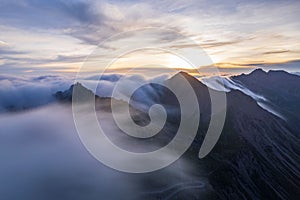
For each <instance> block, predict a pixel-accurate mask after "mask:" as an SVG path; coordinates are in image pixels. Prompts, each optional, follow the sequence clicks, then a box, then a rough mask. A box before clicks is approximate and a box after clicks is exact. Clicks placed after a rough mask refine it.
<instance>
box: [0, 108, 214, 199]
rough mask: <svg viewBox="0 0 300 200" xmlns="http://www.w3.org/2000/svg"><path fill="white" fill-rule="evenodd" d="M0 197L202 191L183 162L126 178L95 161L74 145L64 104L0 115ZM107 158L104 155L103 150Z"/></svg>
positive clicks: (133, 195)
mask: <svg viewBox="0 0 300 200" xmlns="http://www.w3.org/2000/svg"><path fill="white" fill-rule="evenodd" d="M0 130H1V131H0V159H1V165H0V194H1V196H2V197H5V199H10V200H17V199H18V200H19V199H40V200H42V199H46V200H47V199H49V200H50V199H51V200H53V199H64V200H67V199H72V200H76V199H86V200H90V199H134V198H138V199H140V198H143V199H152V198H156V197H157V195H158V196H162V197H165V198H172V196H174V195H176V194H178V193H187V194H189V195H194V193H195V192H191V191H190V190H197V191H198V192H197V195H199V192H200V193H201V191H203V192H204V191H207V190H209V189H208V185H207V184H206V183H205V182H206V181H205V178H201V177H197V176H194V175H193V174H195V171H196V172H197V170H200V169H192V167H193V166H191V165H190V164H189V163H188V162H187V161H184V160H183V159H180V160H178V161H176V162H175V163H174V164H172V165H171V166H169V167H167V168H165V169H162V170H160V171H157V172H152V173H147V174H127V173H123V172H118V171H116V170H113V169H110V168H108V167H106V166H104V165H103V164H101V163H100V162H99V161H97V160H95V159H94V158H93V157H92V156H91V155H90V154H89V153H88V152H87V150H86V149H85V147H84V146H83V145H82V143H81V142H80V139H79V137H78V135H77V133H76V130H75V126H74V122H73V118H72V111H71V106H70V105H64V104H63V105H59V104H50V105H47V106H44V107H41V108H37V109H33V110H29V111H24V112H20V113H11V114H1V115H0ZM107 153H108V154H109V152H107Z"/></svg>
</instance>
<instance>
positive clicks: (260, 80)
mask: <svg viewBox="0 0 300 200" xmlns="http://www.w3.org/2000/svg"><path fill="white" fill-rule="evenodd" d="M179 75H181V76H183V77H184V78H185V79H186V80H187V81H188V82H189V83H190V85H191V86H192V88H193V89H194V91H195V93H196V96H197V99H198V104H199V107H200V111H201V118H200V122H199V129H198V133H197V135H196V138H195V140H194V142H193V143H192V145H191V147H190V148H189V149H188V150H187V151H186V153H185V154H184V155H183V157H184V159H187V160H188V161H189V162H191V163H193V165H194V166H196V167H197V168H199V169H201V172H195V175H194V176H195V177H194V178H195V179H197V177H205V178H207V179H208V181H209V184H210V185H211V187H212V190H211V191H210V192H209V193H208V194H207V195H208V197H209V198H210V199H297V198H298V197H299V196H300V149H299V146H300V131H299V130H300V129H299V128H300V127H299V122H300V121H299V120H300V118H299V113H300V101H299V100H300V77H299V76H297V75H293V74H289V73H287V72H285V71H269V72H265V71H263V70H261V69H257V70H254V71H253V72H252V73H250V74H247V75H246V74H242V75H238V76H233V77H230V78H226V79H218V81H219V83H220V81H221V84H222V85H224V87H226V88H225V89H226V90H224V91H226V97H227V106H226V107H227V111H226V112H227V113H226V120H225V124H224V128H223V131H222V133H221V137H220V139H219V140H218V142H217V144H216V146H215V147H214V148H213V150H212V151H211V152H210V153H209V154H208V155H207V156H206V157H205V158H203V159H199V158H198V151H199V149H200V147H201V144H202V142H203V139H204V137H205V134H206V131H207V128H208V124H209V122H210V120H211V113H212V111H211V99H210V96H209V88H208V86H207V85H205V84H203V83H202V82H201V80H198V79H196V78H195V77H193V76H191V75H189V74H187V73H185V72H180V73H179V74H176V75H174V76H173V77H171V78H169V79H167V80H166V81H165V82H164V84H173V85H180V84H181V81H182V80H181V79H180V78H179ZM229 83H230V84H229ZM150 86H151V87H152V88H153V90H151V93H150V94H148V97H149V98H152V99H151V101H149V99H148V100H147V102H145V100H144V98H142V97H140V96H139V95H135V94H134V95H133V96H132V97H131V101H130V109H131V114H132V118H133V119H134V120H135V121H136V122H137V123H138V124H141V125H145V124H147V123H149V116H148V114H147V112H148V109H149V108H150V106H151V105H152V104H160V105H163V106H164V107H165V108H166V110H167V114H168V118H167V123H166V125H165V127H164V128H163V129H162V131H161V133H159V134H158V135H157V136H154V142H156V143H158V144H159V145H160V146H161V145H165V144H167V143H168V142H169V141H170V140H171V139H172V137H173V136H174V135H173V134H174V133H175V132H176V129H177V128H178V124H179V123H180V105H179V102H178V100H177V99H176V96H175V95H174V94H173V93H172V92H171V91H169V90H168V89H167V88H166V87H164V86H162V85H158V84H152V83H151V84H150ZM74 87H80V88H81V90H83V91H85V93H91V91H89V90H88V89H86V88H85V87H84V86H83V85H81V84H80V83H77V84H75V85H73V86H71V87H70V88H69V89H68V90H66V91H64V92H57V93H56V94H55V97H56V99H57V100H58V101H60V102H71V100H72V92H73V88H74ZM140 89H141V90H142V89H143V88H140ZM138 90H139V89H138ZM215 92H221V91H220V90H215ZM137 93H138V91H136V94H137ZM257 97H259V98H257ZM110 101H119V102H120V103H122V104H123V103H125V102H123V101H122V100H115V99H113V98H101V97H98V96H96V108H97V107H98V108H99V109H97V110H99V111H100V110H105V111H106V112H110V111H111V110H110V103H109V102H110ZM149 102H151V103H149ZM99 105H100V106H99ZM139 105H144V106H142V107H141V106H139ZM196 106H197V105H196ZM275 112H276V113H277V114H276V113H275ZM111 119H112V118H111ZM112 120H113V119H112ZM163 134H165V135H163ZM152 142H153V141H152ZM197 168H196V169H197ZM159 173H160V172H157V173H153V177H159V176H163V174H159ZM158 174H159V175H158ZM148 182H150V183H149V184H150V185H151V184H153V185H155V179H154V178H153V179H150V180H148ZM151 182H152V183H151ZM169 192H170V191H166V192H161V193H158V194H157V193H154V194H153V193H151V194H152V195H151V194H149V195H148V196H146V197H145V198H146V199H157V198H162V199H163V198H165V197H166V196H167V195H168V193H169ZM200 195H203V194H202V192H201V194H200V192H199V194H198V193H197V190H195V191H194V192H193V194H191V193H189V192H182V193H180V194H178V195H177V198H178V199H180V198H182V197H184V198H190V199H191V198H195V199H197V198H200Z"/></svg>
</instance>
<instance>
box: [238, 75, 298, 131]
mask: <svg viewBox="0 0 300 200" xmlns="http://www.w3.org/2000/svg"><path fill="white" fill-rule="evenodd" d="M232 79H233V80H235V81H238V82H240V83H241V84H243V85H244V86H245V87H247V88H248V89H250V90H251V91H253V92H255V93H257V94H259V95H262V96H264V97H265V98H266V99H267V100H269V105H270V106H272V107H273V108H274V109H275V110H277V111H278V112H280V113H281V114H282V115H283V116H285V117H286V118H287V121H288V123H289V124H290V125H291V126H292V127H294V129H295V130H296V131H297V130H299V129H300V125H299V121H300V116H299V113H300V77H299V76H297V75H295V74H290V73H288V72H285V71H272V70H270V71H268V72H265V71H263V70H262V69H256V70H254V71H253V72H252V73H250V74H247V75H246V74H242V75H239V76H235V77H232Z"/></svg>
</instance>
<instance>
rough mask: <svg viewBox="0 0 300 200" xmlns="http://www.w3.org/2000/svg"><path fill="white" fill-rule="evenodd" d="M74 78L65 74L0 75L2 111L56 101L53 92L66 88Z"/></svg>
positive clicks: (0, 104) (0, 109)
mask: <svg viewBox="0 0 300 200" xmlns="http://www.w3.org/2000/svg"><path fill="white" fill-rule="evenodd" d="M71 84H72V79H70V78H67V77H63V76H55V75H53V76H39V77H16V76H7V75H1V76H0V111H2V112H3V111H7V110H12V111H14V110H22V109H28V108H34V107H38V106H42V105H45V104H48V103H50V102H53V101H54V97H53V94H54V93H55V92H57V91H59V90H65V89H67V88H68V87H69V86H70V85H71Z"/></svg>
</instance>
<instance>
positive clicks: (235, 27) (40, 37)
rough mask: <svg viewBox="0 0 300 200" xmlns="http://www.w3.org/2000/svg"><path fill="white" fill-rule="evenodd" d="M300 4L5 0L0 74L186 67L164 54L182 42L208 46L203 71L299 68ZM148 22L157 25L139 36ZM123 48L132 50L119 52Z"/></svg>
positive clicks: (279, 0) (0, 14)
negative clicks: (165, 50)
mask: <svg viewBox="0 0 300 200" xmlns="http://www.w3.org/2000/svg"><path fill="white" fill-rule="evenodd" d="M299 10H300V1H297V0H264V1H263V0H253V1H248V0H232V1H222V0H177V1H176V0H175V1H174V0H163V1H161V0H153V1H133V0H125V1H121V0H106V1H102V0H99V1H97V0H86V1H83V0H65V1H63V0H45V1H39V0H1V4H0V72H1V73H2V74H51V73H69V72H70V73H73V72H77V71H78V69H79V68H80V67H82V66H83V65H85V66H86V67H85V70H86V71H87V72H97V70H98V69H99V68H104V67H106V66H107V65H106V64H107V63H109V62H112V65H113V66H112V68H113V69H115V70H117V71H118V69H127V68H132V67H133V66H137V67H139V68H147V69H149V68H150V69H151V68H153V67H158V68H160V67H161V66H168V67H171V68H176V69H177V68H186V69H188V68H190V66H189V65H187V64H186V63H185V62H183V61H182V60H181V59H178V56H174V55H172V53H171V54H170V52H167V53H166V52H164V49H167V50H171V51H172V50H174V51H175V50H176V52H183V50H184V49H185V48H193V49H195V48H200V49H201V50H203V51H204V52H205V54H206V55H207V56H208V57H209V59H210V60H211V63H209V62H199V63H195V64H196V65H197V67H201V66H202V67H203V66H204V68H203V69H206V68H207V66H210V65H214V66H218V67H220V69H221V71H222V70H223V71H224V72H226V73H230V72H231V73H234V72H237V71H238V72H239V71H247V70H249V69H253V68H255V67H267V68H268V67H269V68H271V69H272V68H275V69H278V68H279V69H285V70H287V71H300V70H298V69H300V68H299V66H300V45H299V42H300V20H299V18H300V11H299ZM149 28H150V29H151V28H153V29H155V30H157V29H159V31H153V32H151V33H149V32H147V33H146V34H145V32H143V34H140V33H141V32H140V31H139V30H145V29H149ZM187 38H188V39H187ZM153 44H155V45H154V46H155V49H146V50H145V49H144V50H138V51H137V50H136V49H137V47H139V48H140V47H141V46H144V47H145V48H147V47H149V46H150V47H151V46H153ZM125 47H126V48H127V47H128V48H127V50H132V51H128V52H127V53H126V54H124V53H123V54H120V51H119V49H120V48H125ZM95 52H97V53H95ZM121 53H122V52H121ZM195 56H198V54H197V55H196V51H195ZM115 57H118V59H117V61H116V62H115ZM91 60H92V62H93V64H88V65H86V63H87V62H89V61H91ZM153 60H156V61H157V62H155V63H154V64H152V65H151V62H152V61H153ZM160 65H161V66H160ZM119 71H122V70H119Z"/></svg>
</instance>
